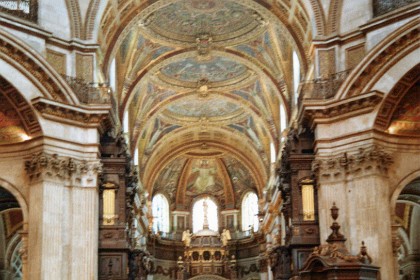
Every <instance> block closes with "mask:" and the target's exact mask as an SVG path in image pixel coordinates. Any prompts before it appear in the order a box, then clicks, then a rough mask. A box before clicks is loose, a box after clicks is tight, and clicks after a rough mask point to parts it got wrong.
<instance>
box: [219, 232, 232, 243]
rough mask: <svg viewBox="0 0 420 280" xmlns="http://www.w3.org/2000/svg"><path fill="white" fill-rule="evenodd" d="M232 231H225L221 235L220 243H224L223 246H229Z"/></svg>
mask: <svg viewBox="0 0 420 280" xmlns="http://www.w3.org/2000/svg"><path fill="white" fill-rule="evenodd" d="M231 239H232V237H231V236H230V231H229V230H228V229H223V232H222V234H221V235H220V241H222V244H223V246H225V247H226V246H227V244H228V241H229V240H231Z"/></svg>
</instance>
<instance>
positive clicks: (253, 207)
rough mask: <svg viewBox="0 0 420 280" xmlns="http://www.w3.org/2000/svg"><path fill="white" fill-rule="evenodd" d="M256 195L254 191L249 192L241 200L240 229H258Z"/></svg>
mask: <svg viewBox="0 0 420 280" xmlns="http://www.w3.org/2000/svg"><path fill="white" fill-rule="evenodd" d="M258 225H259V221H258V197H257V195H256V194H255V193H253V192H249V193H247V194H246V195H245V197H244V199H243V201H242V230H243V231H246V230H250V229H251V228H253V229H254V231H258Z"/></svg>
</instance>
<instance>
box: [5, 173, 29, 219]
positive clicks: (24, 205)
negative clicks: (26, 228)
mask: <svg viewBox="0 0 420 280" xmlns="http://www.w3.org/2000/svg"><path fill="white" fill-rule="evenodd" d="M0 186H1V187H2V188H4V189H5V190H7V191H8V192H10V193H11V194H12V195H13V196H14V197H15V198H16V200H17V202H18V203H19V206H20V208H21V210H22V214H23V223H24V224H27V223H28V219H29V217H28V215H29V212H28V211H29V210H28V203H27V201H26V198H25V197H24V195H23V194H22V193H21V192H20V191H19V189H18V188H16V187H15V186H14V185H13V184H11V183H10V182H8V181H6V180H4V179H3V178H1V177H0Z"/></svg>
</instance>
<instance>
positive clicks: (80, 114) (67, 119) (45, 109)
mask: <svg viewBox="0 0 420 280" xmlns="http://www.w3.org/2000/svg"><path fill="white" fill-rule="evenodd" d="M32 104H33V106H34V107H35V108H36V109H37V110H38V111H39V112H40V113H41V114H42V116H43V117H45V118H46V119H51V120H54V121H59V122H63V123H68V124H72V125H79V126H84V127H97V126H98V125H99V124H100V122H101V121H103V120H104V119H105V118H106V117H107V116H108V112H109V110H110V106H109V105H105V104H101V105H98V106H97V107H95V108H94V109H92V108H90V107H88V106H84V108H82V107H76V106H71V105H67V104H62V103H59V102H55V101H52V100H47V99H45V98H41V97H37V98H35V99H33V100H32Z"/></svg>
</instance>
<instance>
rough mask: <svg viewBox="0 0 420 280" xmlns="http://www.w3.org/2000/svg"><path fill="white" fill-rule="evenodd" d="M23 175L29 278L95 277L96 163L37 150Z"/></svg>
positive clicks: (96, 233) (27, 162)
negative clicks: (26, 190) (26, 198)
mask: <svg viewBox="0 0 420 280" xmlns="http://www.w3.org/2000/svg"><path fill="white" fill-rule="evenodd" d="M25 168H26V171H27V173H28V176H29V182H30V186H29V189H30V191H29V192H30V194H29V224H28V243H29V252H28V254H29V256H28V260H29V273H28V278H27V279H31V280H37V279H42V280H47V279H97V256H98V250H97V244H98V224H97V215H98V209H97V208H98V205H97V204H98V202H97V201H98V194H97V190H96V184H97V174H98V172H99V171H100V164H99V162H96V161H95V162H87V161H84V160H78V159H73V158H69V157H59V156H58V155H57V154H53V155H50V154H46V153H38V154H34V155H33V157H32V159H31V160H29V161H26V162H25Z"/></svg>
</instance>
